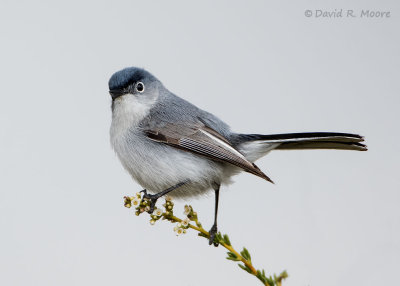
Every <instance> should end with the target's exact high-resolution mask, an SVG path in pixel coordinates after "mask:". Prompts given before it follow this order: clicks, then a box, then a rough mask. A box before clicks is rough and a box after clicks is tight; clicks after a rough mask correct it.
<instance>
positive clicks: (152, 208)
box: [140, 181, 187, 214]
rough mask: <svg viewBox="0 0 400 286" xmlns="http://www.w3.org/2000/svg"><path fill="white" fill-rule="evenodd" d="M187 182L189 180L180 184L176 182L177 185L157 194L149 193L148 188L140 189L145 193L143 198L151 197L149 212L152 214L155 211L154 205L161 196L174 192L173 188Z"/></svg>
mask: <svg viewBox="0 0 400 286" xmlns="http://www.w3.org/2000/svg"><path fill="white" fill-rule="evenodd" d="M186 183H187V181H185V182H180V183H179V184H176V185H175V186H172V187H169V188H168V189H165V190H164V191H161V192H159V193H157V194H155V195H152V194H148V193H147V190H146V189H144V190H142V191H140V192H141V193H143V194H144V195H143V198H145V199H149V200H150V210H149V211H148V213H149V214H152V213H153V211H154V207H155V206H156V202H157V200H158V199H159V198H161V197H162V196H164V195H166V194H168V193H170V192H172V191H173V190H175V189H177V188H179V187H181V186H183V185H184V184H186Z"/></svg>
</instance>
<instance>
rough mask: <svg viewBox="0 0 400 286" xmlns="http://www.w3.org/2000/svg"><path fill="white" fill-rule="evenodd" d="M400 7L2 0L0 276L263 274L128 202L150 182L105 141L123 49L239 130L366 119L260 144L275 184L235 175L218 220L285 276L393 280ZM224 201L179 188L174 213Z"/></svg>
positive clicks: (159, 279) (128, 61)
mask: <svg viewBox="0 0 400 286" xmlns="http://www.w3.org/2000/svg"><path fill="white" fill-rule="evenodd" d="M100 2H101V3H100ZM289 2H290V3H289ZM399 8H400V4H399V3H398V1H352V3H350V2H349V1H335V4H321V3H317V2H315V1H273V2H271V1H241V2H239V1H219V2H218V3H216V1H200V2H196V3H194V2H192V3H188V1H110V2H109V3H108V4H105V3H103V2H102V1H86V2H82V1H64V3H55V1H48V2H45V1H3V3H2V8H1V10H0V33H1V38H2V40H1V46H0V51H1V53H0V61H1V65H0V78H1V90H2V95H1V104H0V138H1V140H0V178H1V179H0V233H1V235H0V269H1V275H0V284H1V285H8V286H14V285H18V286H20V285H21V286H22V285H40V286H50V285H58V286H64V285H68V286H71V285H144V284H145V283H146V285H192V286H195V285H217V284H218V285H261V284H259V281H257V279H255V278H254V277H251V276H250V275H248V274H247V273H245V272H244V271H242V270H241V269H239V267H237V266H236V265H234V263H233V262H231V261H228V260H226V259H225V250H224V249H223V248H222V247H219V248H214V247H210V246H208V243H207V241H206V240H205V239H202V238H198V237H197V236H196V234H195V233H194V232H192V231H189V232H188V233H187V234H186V235H184V236H180V237H176V236H175V235H174V233H173V225H172V224H170V223H167V222H157V223H156V225H154V226H150V224H149V222H148V217H147V216H140V217H136V216H135V215H134V214H133V211H132V210H129V209H126V208H124V207H123V204H122V197H123V196H124V195H132V194H134V193H136V192H137V191H139V190H141V187H140V186H139V185H138V184H137V183H135V182H134V181H133V180H132V179H131V178H130V176H129V175H128V174H127V173H126V172H125V171H124V169H123V168H122V166H121V164H120V163H119V161H118V159H117V157H116V156H115V154H114V153H113V151H112V149H111V146H110V143H109V126H110V122H111V110H110V104H111V99H110V96H109V94H108V87H107V82H108V79H109V77H110V76H111V75H112V74H113V73H114V72H115V71H117V70H119V69H121V68H124V67H127V66H139V67H144V68H146V69H147V70H149V71H150V72H151V73H153V74H154V75H155V76H156V77H158V78H159V79H160V80H161V81H162V82H163V83H164V85H165V86H166V87H167V88H168V89H169V90H171V91H172V92H174V93H176V94H177V95H179V96H181V97H183V98H185V99H187V100H189V101H191V102H192V103H194V104H196V105H198V106H199V107H201V108H203V109H206V110H208V111H210V112H212V113H214V114H216V115H217V116H219V117H220V118H221V119H223V120H224V121H226V122H227V123H228V124H230V125H231V126H232V129H233V130H235V131H237V132H248V133H265V134H273V133H285V132H305V131H336V132H351V133H357V134H361V135H364V136H365V138H366V142H367V145H368V147H369V151H368V152H351V151H333V150H332V151H331V150H329V151H326V150H319V151H276V152H272V153H271V154H269V155H268V156H267V157H265V158H263V159H261V160H259V161H258V163H257V165H258V166H259V167H260V168H261V169H262V170H263V171H264V172H265V173H266V174H267V175H268V176H270V177H271V179H273V180H274V181H275V183H276V184H275V185H272V184H270V183H267V182H265V181H263V180H261V179H259V178H257V177H255V176H252V175H250V174H241V175H239V176H237V177H236V178H235V181H236V183H235V184H233V185H231V186H230V187H228V188H224V187H223V190H222V193H221V198H220V214H219V228H220V230H221V231H222V232H223V233H228V234H229V235H230V237H231V241H232V243H233V244H234V246H235V247H237V248H238V249H240V248H241V247H242V246H246V247H247V248H248V249H249V250H250V253H251V254H252V258H253V263H254V265H255V267H256V268H264V269H265V270H266V272H267V273H274V272H275V273H278V272H280V271H281V270H283V269H286V270H287V271H288V273H289V275H290V277H289V279H288V280H287V281H285V283H284V285H287V286H291V285H304V286H305V285H326V286H330V285H364V286H366V285H393V284H395V282H397V281H398V280H399V278H398V277H396V274H397V272H398V269H399V265H400V210H399V203H400V176H399V170H400V166H399V161H400V156H399V148H398V145H399V142H400V135H399V132H398V131H399V122H400V116H399V109H400V99H399V92H400V80H399V75H400V74H399V68H400V53H399V51H400V41H399V37H400V34H399V27H400V19H399V14H400V9H399ZM335 9H336V11H335ZM340 9H342V12H340ZM306 10H310V11H306ZM317 10H321V11H322V12H333V14H332V13H331V14H330V15H332V16H331V17H322V16H321V17H318V16H317V15H318V13H320V12H319V11H317ZM347 10H354V14H355V15H356V17H346V13H347ZM364 10H371V11H372V10H373V11H382V12H390V14H389V15H390V16H389V17H386V16H384V17H382V18H376V17H372V18H371V17H361V13H363V11H364ZM322 12H321V13H322ZM338 13H339V14H340V13H342V17H340V16H339V14H338ZM364 13H365V12H364ZM306 14H307V16H309V17H307V16H306ZM384 15H387V13H386V14H384ZM213 200H214V199H213V196H209V197H204V198H200V199H196V200H191V201H188V202H177V203H176V207H175V208H176V213H177V214H180V213H181V211H183V205H184V204H185V203H190V204H192V205H193V207H194V208H195V210H197V211H198V213H199V216H200V219H201V221H202V222H203V225H204V226H205V228H207V229H208V228H209V227H210V226H211V224H212V217H213V207H214V201H213Z"/></svg>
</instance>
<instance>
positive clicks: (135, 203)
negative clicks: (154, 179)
mask: <svg viewBox="0 0 400 286" xmlns="http://www.w3.org/2000/svg"><path fill="white" fill-rule="evenodd" d="M131 204H132V206H133V207H135V208H137V207H138V206H139V205H140V199H139V198H133V200H132V201H131Z"/></svg>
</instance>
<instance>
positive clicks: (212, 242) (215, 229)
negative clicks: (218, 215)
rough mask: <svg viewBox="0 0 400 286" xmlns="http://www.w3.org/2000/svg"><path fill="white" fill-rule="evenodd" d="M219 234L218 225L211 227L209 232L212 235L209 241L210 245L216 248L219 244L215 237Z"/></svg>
mask: <svg viewBox="0 0 400 286" xmlns="http://www.w3.org/2000/svg"><path fill="white" fill-rule="evenodd" d="M217 232H218V228H217V225H216V224H213V226H212V227H211V229H210V231H209V232H208V233H209V234H210V238H209V239H208V244H209V245H211V244H214V246H218V242H215V241H214V239H215V235H216V234H217Z"/></svg>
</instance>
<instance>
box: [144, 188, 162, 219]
mask: <svg viewBox="0 0 400 286" xmlns="http://www.w3.org/2000/svg"><path fill="white" fill-rule="evenodd" d="M140 192H141V193H143V198H144V199H148V200H150V209H149V210H148V211H147V212H148V213H149V214H152V213H153V212H154V208H155V207H156V202H157V200H158V198H159V196H158V195H157V194H155V195H152V194H149V193H147V190H146V189H144V190H142V191H140Z"/></svg>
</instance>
